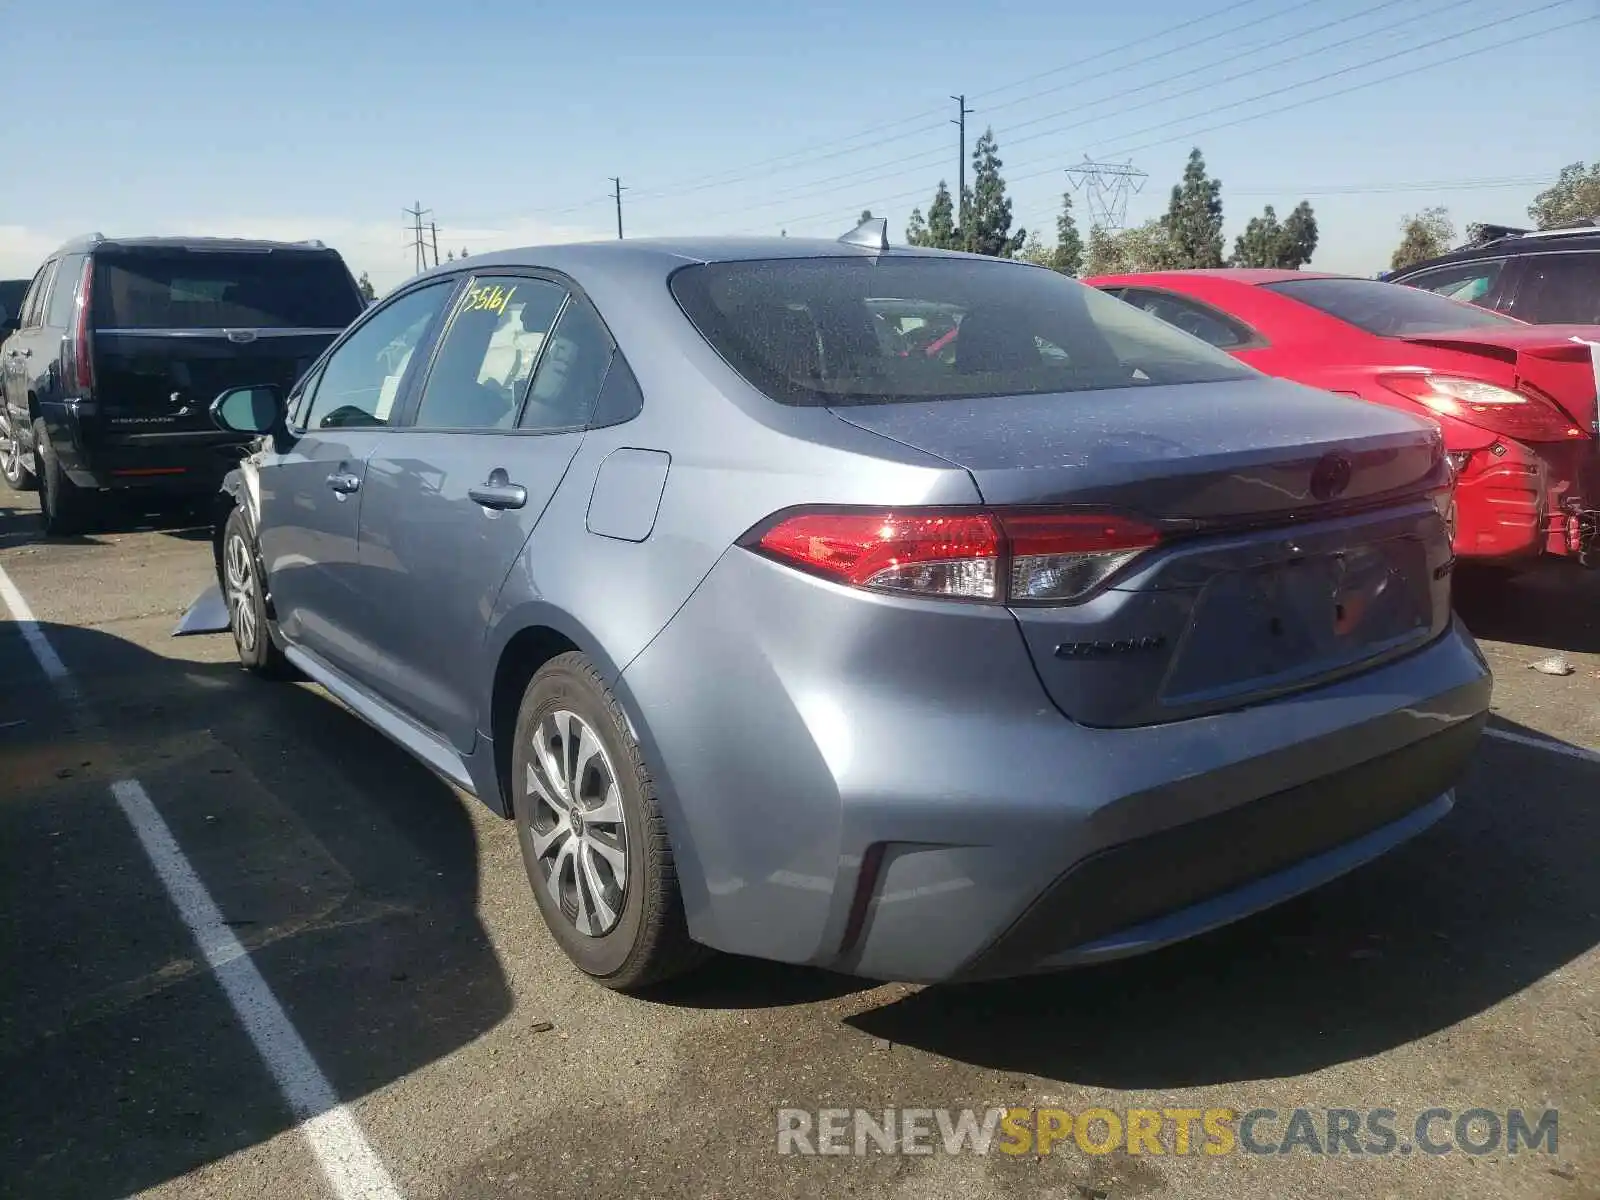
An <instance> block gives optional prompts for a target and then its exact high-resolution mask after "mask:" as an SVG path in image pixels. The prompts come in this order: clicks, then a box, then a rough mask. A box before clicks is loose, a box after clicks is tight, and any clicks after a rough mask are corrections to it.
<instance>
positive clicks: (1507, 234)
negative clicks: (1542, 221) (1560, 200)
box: [1462, 217, 1600, 250]
mask: <svg viewBox="0 0 1600 1200" xmlns="http://www.w3.org/2000/svg"><path fill="white" fill-rule="evenodd" d="M1597 229H1600V220H1597V219H1596V218H1594V217H1580V218H1578V219H1577V220H1575V221H1567V222H1565V223H1564V224H1561V225H1552V226H1551V227H1550V228H1549V229H1519V228H1517V227H1516V226H1514V225H1484V226H1483V227H1482V232H1481V233H1480V234H1479V236H1478V237H1477V238H1476V239H1475V240H1473V241H1470V242H1468V243H1467V244H1466V245H1465V246H1463V247H1462V249H1464V250H1465V249H1469V248H1476V247H1479V246H1492V245H1494V244H1495V243H1496V242H1505V241H1512V240H1516V241H1521V240H1522V239H1524V238H1555V237H1573V236H1575V235H1577V234H1581V233H1590V232H1593V231H1594V230H1597Z"/></svg>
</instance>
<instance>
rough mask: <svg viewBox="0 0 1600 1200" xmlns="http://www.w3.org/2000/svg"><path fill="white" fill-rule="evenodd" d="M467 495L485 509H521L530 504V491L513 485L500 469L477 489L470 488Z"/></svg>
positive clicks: (492, 473) (519, 485) (516, 484)
mask: <svg viewBox="0 0 1600 1200" xmlns="http://www.w3.org/2000/svg"><path fill="white" fill-rule="evenodd" d="M467 495H468V496H470V497H472V499H474V500H476V501H477V502H478V503H479V504H481V505H483V506H484V507H485V508H495V509H507V508H521V507H522V506H523V505H524V504H526V503H527V502H528V489H527V488H525V487H523V486H522V485H521V484H520V483H512V482H511V480H510V478H509V477H507V475H506V473H505V471H504V470H503V469H502V468H500V467H496V468H495V469H494V470H492V471H490V472H489V478H488V479H486V480H484V481H483V482H482V483H480V484H478V485H477V486H476V487H469V488H468V489H467Z"/></svg>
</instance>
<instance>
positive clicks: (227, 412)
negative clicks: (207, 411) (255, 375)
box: [211, 383, 286, 434]
mask: <svg viewBox="0 0 1600 1200" xmlns="http://www.w3.org/2000/svg"><path fill="white" fill-rule="evenodd" d="M285 416H286V411H285V408H284V403H283V392H282V391H281V390H280V389H279V388H277V387H275V386H274V385H272V384H270V383H260V384H255V385H253V386H251V387H236V388H229V389H228V390H227V391H225V392H223V393H222V394H221V395H220V396H218V397H217V398H216V399H215V400H213V401H212V402H211V420H212V421H213V422H214V423H215V424H216V425H217V426H218V428H220V429H225V430H227V431H228V432H229V433H254V434H267V433H275V432H277V431H278V430H279V429H282V428H283V424H284V418H285Z"/></svg>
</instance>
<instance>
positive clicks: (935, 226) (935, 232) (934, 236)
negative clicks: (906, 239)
mask: <svg viewBox="0 0 1600 1200" xmlns="http://www.w3.org/2000/svg"><path fill="white" fill-rule="evenodd" d="M926 244H927V245H929V246H935V247H937V248H938V249H940V250H954V249H955V248H956V206H955V201H954V200H952V199H951V198H950V188H949V187H948V186H947V185H946V184H945V181H944V180H942V179H941V180H939V190H938V191H937V192H935V193H934V194H933V203H932V204H930V205H928V241H927V243H926Z"/></svg>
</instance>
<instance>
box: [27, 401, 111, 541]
mask: <svg viewBox="0 0 1600 1200" xmlns="http://www.w3.org/2000/svg"><path fill="white" fill-rule="evenodd" d="M33 455H34V463H35V466H34V472H35V473H36V474H37V475H38V477H39V520H40V522H41V523H42V524H43V525H44V532H45V536H46V537H71V536H72V535H73V534H78V533H84V532H86V531H87V530H88V529H89V528H90V526H91V525H92V524H93V523H94V518H95V515H96V509H97V508H98V504H99V498H98V497H97V496H96V495H95V494H94V493H93V492H88V491H85V490H84V489H83V488H80V487H79V486H78V485H77V484H75V483H73V482H72V480H71V479H69V478H67V473H66V471H65V470H63V469H62V466H61V460H60V459H59V458H57V457H56V451H55V447H54V446H52V445H51V444H50V434H49V431H48V430H46V429H45V425H44V421H43V419H40V420H36V421H34V423H33Z"/></svg>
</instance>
